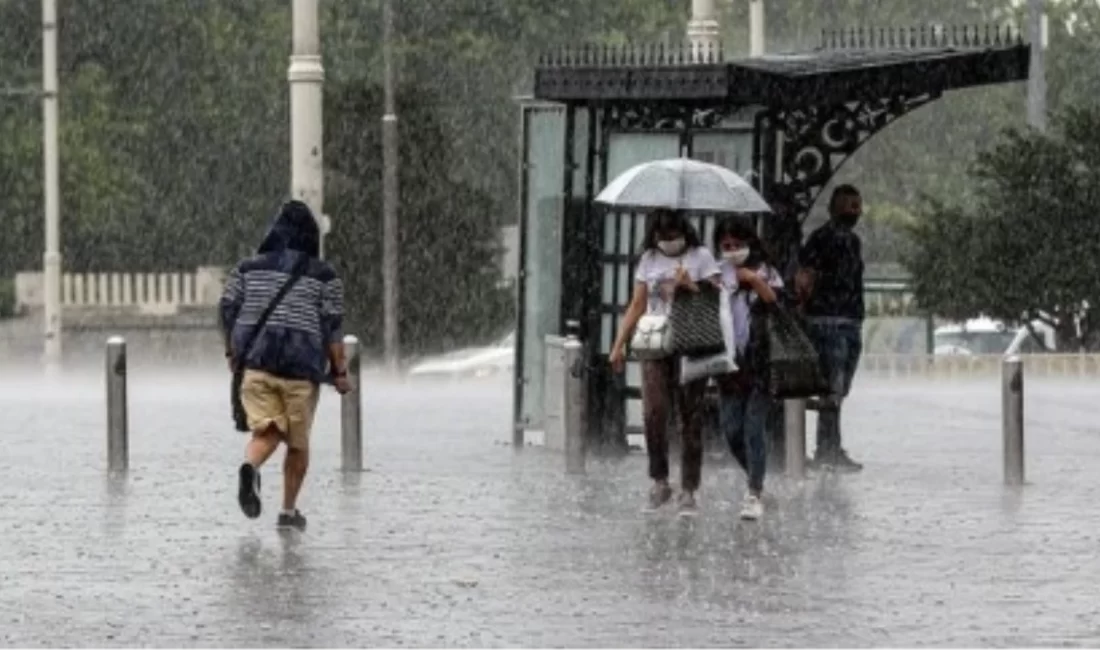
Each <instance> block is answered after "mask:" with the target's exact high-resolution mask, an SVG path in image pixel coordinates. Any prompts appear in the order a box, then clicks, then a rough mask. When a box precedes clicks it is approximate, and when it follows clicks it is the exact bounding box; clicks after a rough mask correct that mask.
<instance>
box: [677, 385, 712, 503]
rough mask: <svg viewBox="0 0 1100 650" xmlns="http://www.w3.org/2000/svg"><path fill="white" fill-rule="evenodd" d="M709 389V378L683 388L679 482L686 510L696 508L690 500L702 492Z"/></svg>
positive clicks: (692, 500) (681, 391) (681, 395)
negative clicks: (706, 395) (706, 404)
mask: <svg viewBox="0 0 1100 650" xmlns="http://www.w3.org/2000/svg"><path fill="white" fill-rule="evenodd" d="M706 388H707V380H706V379H697V380H695V381H692V382H689V383H688V384H686V385H684V386H681V387H680V435H681V441H680V443H681V447H682V456H681V464H680V481H681V485H682V486H683V489H684V494H685V495H688V496H687V497H685V504H684V505H686V506H687V507H692V506H694V499H692V498H690V497H691V496H692V495H694V493H695V492H696V491H697V490H698V489H699V484H700V483H701V482H702V477H703V394H704V393H705V392H706ZM687 501H690V503H687Z"/></svg>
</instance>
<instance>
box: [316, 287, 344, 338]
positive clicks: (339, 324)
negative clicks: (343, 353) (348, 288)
mask: <svg viewBox="0 0 1100 650" xmlns="http://www.w3.org/2000/svg"><path fill="white" fill-rule="evenodd" d="M343 326H344V283H343V281H342V280H340V278H333V279H331V280H329V281H328V282H325V284H324V287H323V288H322V289H321V333H322V335H323V336H324V337H325V342H326V343H339V342H340V341H341V340H343V338H344V334H343Z"/></svg>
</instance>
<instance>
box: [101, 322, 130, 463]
mask: <svg viewBox="0 0 1100 650" xmlns="http://www.w3.org/2000/svg"><path fill="white" fill-rule="evenodd" d="M106 370H107V468H108V470H109V471H111V472H125V471H126V470H127V469H129V467H130V433H129V428H130V427H129V416H128V414H127V405H126V339H124V338H122V337H121V336H112V337H111V338H109V339H107V368H106Z"/></svg>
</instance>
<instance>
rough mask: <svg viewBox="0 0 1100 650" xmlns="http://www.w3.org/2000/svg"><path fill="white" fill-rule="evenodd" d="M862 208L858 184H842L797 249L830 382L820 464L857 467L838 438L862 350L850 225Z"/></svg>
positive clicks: (813, 331)
mask: <svg viewBox="0 0 1100 650" xmlns="http://www.w3.org/2000/svg"><path fill="white" fill-rule="evenodd" d="M862 213H863V200H862V199H861V198H860V194H859V190H857V189H856V188H855V187H853V186H851V185H841V186H840V187H837V188H836V190H835V191H834V192H833V196H832V199H831V200H830V201H829V215H830V217H831V218H830V220H829V222H828V223H827V224H825V225H823V226H821V227H820V228H818V229H817V230H815V231H814V232H813V233H811V234H810V237H809V239H807V240H806V244H805V246H803V247H802V250H801V251H800V253H799V255H798V263H799V267H800V268H799V271H798V276H797V278H796V282H795V284H796V287H797V289H798V293H799V297H800V298H801V300H802V304H803V306H804V309H805V314H806V316H807V319H808V320H809V326H810V338H811V339H812V340H813V342H814V346H815V347H816V348H817V351H818V354H819V355H821V365H822V369H823V370H824V372H825V376H826V379H827V380H828V381H829V384H830V386H831V387H832V395H831V396H830V397H829V398H827V399H825V400H823V402H822V405H821V410H820V411H819V412H818V420H817V451H816V453H815V455H814V461H815V462H816V463H817V464H818V465H819V466H821V467H823V468H829V469H835V470H838V471H847V472H858V471H859V470H861V469H863V466H862V465H860V464H859V463H856V462H855V461H853V460H852V459H851V458H849V457H848V453H847V452H846V451H844V448H843V447H842V446H841V442H840V407H841V404H842V402H843V400H844V398H845V397H847V396H848V391H849V390H850V389H851V387H852V378H853V377H854V376H855V372H856V367H857V366H858V365H859V357H860V354H861V353H862V351H863V317H864V306H863V252H862V245H861V242H860V239H859V235H857V234H856V233H855V232H854V231H853V228H855V225H856V223H858V222H859V218H860V216H861V215H862Z"/></svg>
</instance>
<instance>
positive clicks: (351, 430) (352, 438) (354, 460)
mask: <svg viewBox="0 0 1100 650" xmlns="http://www.w3.org/2000/svg"><path fill="white" fill-rule="evenodd" d="M344 356H345V357H346V359H347V363H348V382H349V383H350V384H351V390H350V391H348V393H347V394H346V395H343V396H342V397H341V398H340V467H341V468H342V469H343V470H344V471H345V472H362V471H363V413H362V408H363V395H362V376H361V374H360V372H359V368H360V361H359V359H360V355H359V339H358V338H357V337H355V336H352V335H351V334H349V335H347V336H345V337H344Z"/></svg>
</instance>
